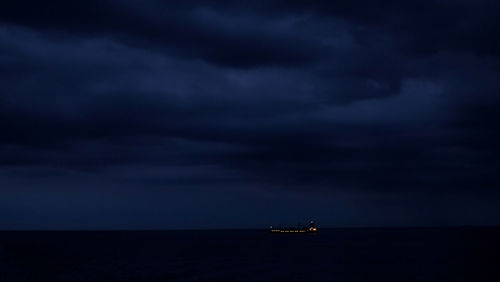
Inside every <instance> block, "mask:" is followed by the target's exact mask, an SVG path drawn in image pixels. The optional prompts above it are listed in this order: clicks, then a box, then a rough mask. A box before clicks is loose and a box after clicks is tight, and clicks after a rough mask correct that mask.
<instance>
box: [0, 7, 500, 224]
mask: <svg viewBox="0 0 500 282" xmlns="http://www.w3.org/2000/svg"><path fill="white" fill-rule="evenodd" d="M1 5H2V6H0V94H1V95H0V171H1V172H2V174H1V175H0V182H1V181H3V182H1V183H4V184H5V185H6V186H12V187H14V188H8V189H6V190H8V191H10V193H14V192H12V191H14V190H15V187H27V186H30V185H31V186H37V185H38V186H40V187H42V186H43V187H45V188H40V189H42V190H43V189H48V188H47V187H46V186H47V185H48V184H43V183H44V182H36V181H38V180H39V179H44V181H46V183H52V184H53V186H54V187H63V186H66V185H70V183H71V177H73V176H75V175H76V176H75V177H76V178H78V179H80V180H79V181H82V184H81V185H82V186H84V185H83V183H87V184H89V185H90V186H93V187H94V186H95V187H98V189H104V190H105V189H106V186H113V187H122V186H123V187H128V188H127V189H132V190H133V189H134V188H131V187H132V186H134V187H141V188H143V189H144V190H148V189H152V190H155V189H167V188H168V189H167V190H168V191H169V192H161V193H166V194H162V195H166V196H168V194H169V193H172V195H176V196H178V197H180V198H181V199H183V201H184V200H185V199H186V198H189V195H190V194H189V193H191V192H189V191H197V192H193V193H195V194H196V196H195V197H200V198H197V200H196V201H195V202H196V203H197V204H196V205H201V206H204V204H202V202H203V201H204V200H205V199H207V201H209V199H210V192H205V190H203V189H204V188H201V187H207V188H206V189H207V190H206V191H214V192H213V193H214V196H213V199H214V201H215V202H217V201H218V202H221V203H223V202H224V201H225V200H227V199H226V198H224V196H222V194H223V193H222V192H220V191H226V192H227V191H233V192H231V193H235V194H231V195H232V197H235V198H237V199H238V201H241V203H242V206H248V203H245V204H243V202H244V198H245V197H244V196H243V195H247V193H248V195H251V196H249V197H250V198H252V199H254V200H255V201H256V202H258V203H260V204H262V205H268V204H269V203H268V202H267V200H262V199H260V200H259V199H258V198H259V197H260V196H262V197H266V196H265V195H270V194H272V195H274V196H269V197H270V198H269V199H271V198H272V199H273V201H275V200H276V199H277V200H278V201H279V198H280V197H288V196H284V195H296V194H297V195H299V194H300V193H303V194H300V195H302V196H304V197H312V198H314V199H315V200H318V201H322V200H321V198H322V197H326V198H328V199H332V197H340V198H341V199H343V200H342V201H346V202H349V201H350V200H349V199H356V200H354V202H355V203H354V205H355V204H361V203H362V205H363V206H365V205H366V211H368V210H370V209H371V208H374V209H375V210H378V211H380V213H379V216H380V218H379V219H384V218H386V217H387V216H389V215H388V214H387V213H386V212H382V210H386V208H387V207H385V206H384V205H385V204H384V203H387V201H386V200H384V199H389V198H390V199H399V200H400V204H397V205H394V209H395V210H394V212H396V213H397V212H402V211H403V212H404V211H405V206H407V207H408V208H409V209H410V207H411V209H412V210H411V211H409V210H406V212H409V213H410V214H413V213H415V209H417V208H416V207H418V206H419V203H423V204H424V205H425V204H428V205H430V206H429V207H428V208H429V212H430V213H432V212H437V211H439V210H441V207H440V206H438V205H441V204H442V202H443V201H442V199H443V197H445V198H446V197H451V196H453V195H458V196H456V197H457V198H456V199H455V200H454V201H455V202H453V203H450V204H449V206H448V207H449V208H450V209H459V205H458V203H463V202H467V201H466V199H468V198H470V199H475V200H474V203H475V204H474V205H476V204H477V202H480V201H482V200H478V199H483V198H484V197H485V195H488V197H489V199H491V201H494V199H497V198H498V196H499V194H498V191H497V190H498V189H497V187H498V185H499V184H500V178H498V177H497V176H496V172H497V171H498V169H499V168H500V162H498V159H499V158H498V157H499V153H500V152H499V150H498V148H497V146H496V144H498V143H499V141H500V134H499V133H498V131H497V130H496V128H497V125H498V123H499V122H500V115H499V114H498V113H497V112H498V111H497V109H498V107H499V106H500V98H498V92H499V91H500V83H499V81H500V69H499V67H498V66H499V63H500V57H499V55H500V53H499V50H500V43H499V42H500V41H498V37H497V36H495V35H496V34H498V33H499V31H500V30H499V28H500V25H499V24H497V22H496V20H495V19H496V18H495V16H496V15H497V14H498V12H499V11H500V6H499V5H498V4H497V3H496V2H494V1H475V2H468V1H451V0H449V1H446V0H432V1H431V0H428V1H405V2H401V1H377V2H376V3H375V2H373V3H372V2H370V1H333V2H332V1H266V2H260V3H258V2H255V1H238V3H234V1H201V2H200V1H183V2H182V3H175V4H174V3H173V2H172V3H170V2H168V3H167V2H164V1H147V2H143V1H85V2H79V3H72V2H67V1H49V2H43V3H42V2H38V1H33V2H31V1H7V2H5V1H4V2H3V3H2V4H1ZM86 178H88V179H89V180H88V181H87V180H85V179H86ZM52 184H51V185H52ZM173 187H175V188H173ZM193 187H196V188H193ZM235 187H246V188H245V189H247V188H248V189H249V190H245V191H246V192H242V190H238V189H240V188H235ZM26 189H27V188H26ZM54 189H55V188H54ZM57 189H59V188H57ZM75 189H76V188H75ZM89 189H92V188H89ZM186 189H187V190H186ZM189 189H194V190H189ZM196 189H200V190H196ZM232 189H235V190H232ZM174 190H175V191H174ZM148 191H151V190H148ZM165 191H166V190H165ZM217 191H219V192H220V194H217V193H219V192H217ZM238 191H240V192H238ZM226 192H224V193H226ZM133 193H139V192H133ZM144 193H150V192H144ZM183 193H184V194H183ZM186 193H187V194H186ZM206 193H208V194H206ZM238 193H241V194H238ZM266 193H270V194H266ZM287 193H291V194H287ZM316 193H318V194H316ZM14 194H15V193H14ZM16 195H17V194H16ZM75 195H76V194H75ZM148 195H149V196H145V194H144V195H142V196H140V197H145V198H147V197H150V196H151V195H150V194H148ZM277 195H279V196H277ZM306 195H307V196H306ZM414 195H418V196H416V197H414ZM123 197H125V198H126V196H123ZM290 197H291V196H290ZM287 199H289V198H287ZM427 199H432V201H431V200H429V202H426V200H427ZM289 200H290V199H289ZM269 201H270V200H269ZM290 201H291V203H292V204H297V203H299V202H300V201H299V198H298V197H297V198H293V199H291V200H290ZM342 201H340V200H337V201H333V202H335V203H336V204H338V205H340V206H342V208H341V209H344V210H345V211H347V210H350V209H349V207H347V206H346V205H345V204H342ZM391 201H392V200H390V202H391ZM322 203H323V204H322V206H321V208H322V209H323V210H322V211H321V210H319V208H318V210H316V211H317V212H318V213H320V214H323V216H324V218H325V219H326V221H328V222H330V223H331V224H335V222H337V221H339V222H342V221H349V220H353V219H352V218H346V217H345V218H333V217H332V218H328V216H327V214H328V212H327V211H330V208H329V207H328V202H327V201H326V200H323V202H322ZM401 203H406V204H401ZM455 203H456V205H455ZM143 204H144V205H145V206H147V204H146V203H142V202H141V204H140V205H143ZM156 204H158V203H156ZM117 205H119V206H120V208H123V206H124V205H122V203H120V204H117ZM280 205H281V204H280ZM81 206H82V207H83V206H84V205H83V204H82V205H81ZM174 206H175V207H178V205H174ZM227 206H228V207H229V206H230V207H233V208H236V207H237V206H238V204H237V203H234V204H233V203H232V204H227ZM281 206H282V207H284V206H286V204H283V203H282V205H281ZM306 206H307V205H306ZM308 207H309V208H313V207H312V206H308ZM10 208H12V209H14V210H15V207H10ZM137 208H138V209H140V207H137ZM193 208H194V209H196V208H195V207H193ZM261 208H262V209H261V212H262V213H263V214H265V213H266V212H270V210H267V209H266V208H263V207H261ZM360 209H362V210H363V207H360ZM472 209H473V208H472ZM264 211H265V212H264ZM350 211H351V212H353V213H356V212H354V211H352V210H350ZM165 212H168V211H167V210H165ZM211 212H213V213H216V211H215V210H213V211H212V210H211ZM340 212H342V211H341V210H340ZM358 212H360V211H358ZM375 214H376V213H375ZM474 214H475V216H477V215H479V214H481V213H480V212H477V213H474ZM249 218H251V216H250V217H249ZM284 218H286V216H284ZM489 218H490V219H491V220H490V221H488V220H482V221H481V222H482V223H483V222H494V221H495V220H497V218H496V217H493V216H492V217H489ZM373 220H374V221H373V222H383V221H377V220H376V219H375V218H373ZM412 220H415V222H419V223H422V221H419V220H423V222H425V219H415V218H414V219H412ZM251 221H252V220H250V219H248V222H251ZM354 221H355V220H354ZM448 221H449V222H454V223H456V222H460V219H457V218H454V219H452V218H447V217H445V218H444V219H442V220H441V221H439V222H441V223H442V222H445V223H446V222H448ZM0 223H1V222H0ZM365 223H366V222H365ZM472 223H474V222H472ZM497 223H498V222H497ZM354 224H356V223H354ZM374 224H375V223H374ZM408 224H412V222H409V223H408Z"/></svg>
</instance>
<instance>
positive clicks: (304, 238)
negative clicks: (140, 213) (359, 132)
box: [0, 228, 500, 282]
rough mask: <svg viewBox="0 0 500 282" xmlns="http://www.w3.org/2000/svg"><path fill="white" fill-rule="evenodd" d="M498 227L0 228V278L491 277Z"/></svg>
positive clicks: (495, 274)
mask: <svg viewBox="0 0 500 282" xmlns="http://www.w3.org/2000/svg"><path fill="white" fill-rule="evenodd" d="M499 245H500V229H499V228H446V229H434V228H423V229H328V230H325V229H322V230H320V232H319V233H318V234H268V233H267V232H265V230H248V231H243V230H237V231H236V230H234V231H223V230H214V231H2V232H0V281H384V282H385V281H426V282H431V281H474V282H481V281H500V259H499V258H500V255H499V250H500V248H499Z"/></svg>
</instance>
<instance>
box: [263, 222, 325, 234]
mask: <svg viewBox="0 0 500 282" xmlns="http://www.w3.org/2000/svg"><path fill="white" fill-rule="evenodd" d="M269 232H270V233H316V232H318V228H316V226H315V224H314V221H312V220H311V221H310V222H309V226H301V225H300V224H299V225H298V226H297V227H281V226H279V227H277V228H276V227H273V226H269Z"/></svg>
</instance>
